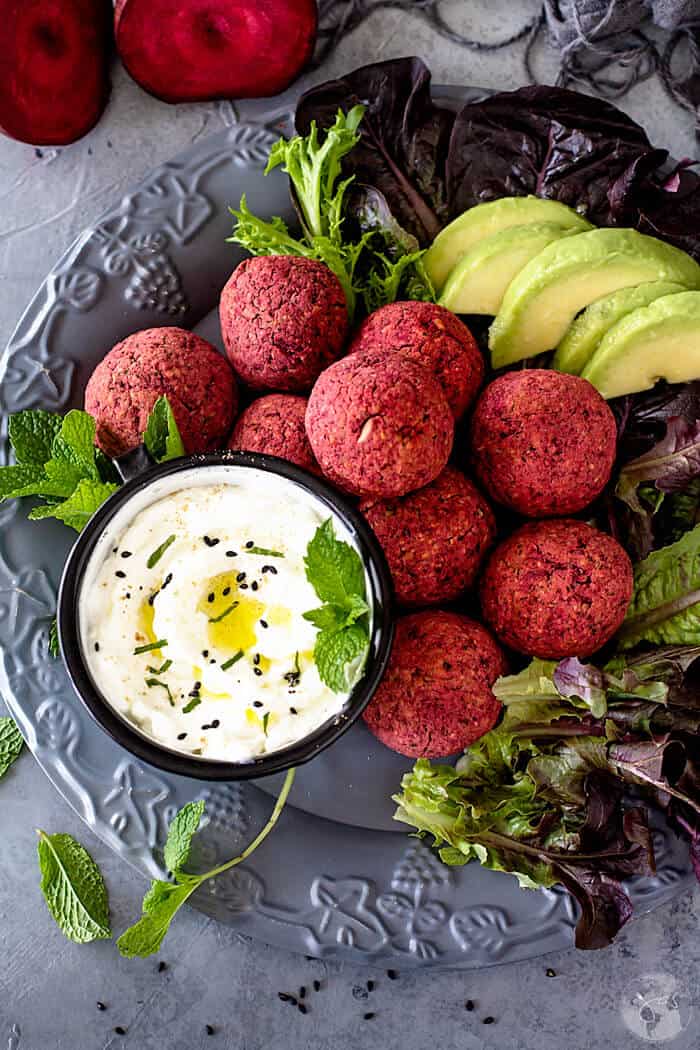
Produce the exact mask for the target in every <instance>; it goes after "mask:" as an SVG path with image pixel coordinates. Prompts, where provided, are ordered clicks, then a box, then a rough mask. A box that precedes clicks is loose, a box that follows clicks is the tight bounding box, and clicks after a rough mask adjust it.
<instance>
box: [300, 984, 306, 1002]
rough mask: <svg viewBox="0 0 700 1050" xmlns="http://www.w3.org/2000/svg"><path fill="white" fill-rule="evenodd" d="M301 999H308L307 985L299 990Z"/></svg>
mask: <svg viewBox="0 0 700 1050" xmlns="http://www.w3.org/2000/svg"><path fill="white" fill-rule="evenodd" d="M299 998H300V999H306V985H305V984H302V986H301V988H300V989H299Z"/></svg>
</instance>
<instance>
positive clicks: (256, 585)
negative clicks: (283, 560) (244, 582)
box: [250, 580, 258, 591]
mask: <svg viewBox="0 0 700 1050" xmlns="http://www.w3.org/2000/svg"><path fill="white" fill-rule="evenodd" d="M250 589H251V591H257V589H258V581H257V580H253V582H252V583H251V585H250Z"/></svg>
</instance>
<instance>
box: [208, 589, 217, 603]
mask: <svg viewBox="0 0 700 1050" xmlns="http://www.w3.org/2000/svg"><path fill="white" fill-rule="evenodd" d="M215 598H216V595H215V594H214V592H213V591H212V592H211V593H210V594H208V595H207V601H208V602H213V601H214V599H215Z"/></svg>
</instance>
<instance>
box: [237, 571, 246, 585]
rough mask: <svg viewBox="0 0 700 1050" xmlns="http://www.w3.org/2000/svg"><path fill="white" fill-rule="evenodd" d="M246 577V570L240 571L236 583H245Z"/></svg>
mask: <svg viewBox="0 0 700 1050" xmlns="http://www.w3.org/2000/svg"><path fill="white" fill-rule="evenodd" d="M244 579H245V573H244V572H239V573H238V576H236V583H243V581H244Z"/></svg>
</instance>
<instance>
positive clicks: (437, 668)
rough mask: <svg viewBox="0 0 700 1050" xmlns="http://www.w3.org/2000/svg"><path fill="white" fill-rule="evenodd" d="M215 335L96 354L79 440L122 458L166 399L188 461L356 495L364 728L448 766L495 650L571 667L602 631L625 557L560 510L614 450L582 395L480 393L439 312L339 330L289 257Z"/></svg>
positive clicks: (340, 319)
mask: <svg viewBox="0 0 700 1050" xmlns="http://www.w3.org/2000/svg"><path fill="white" fill-rule="evenodd" d="M220 320H221V332H222V336H223V341H224V345H225V347H226V352H227V356H228V360H227V359H226V358H224V357H223V356H222V355H221V354H220V353H219V352H218V351H217V350H216V349H215V348H214V347H213V346H212V345H210V344H209V343H207V342H206V341H205V340H204V339H201V338H200V337H199V336H196V335H194V334H192V333H191V332H188V331H185V330H184V329H181V328H152V329H147V330H145V331H141V332H136V333H135V334H134V335H131V336H129V337H128V338H127V339H125V340H124V341H123V342H121V343H119V344H118V345H117V346H115V347H114V349H113V350H111V351H110V353H108V354H107V356H106V357H105V358H104V359H103V361H102V362H101V363H100V364H99V365H98V367H97V368H96V370H95V372H94V373H93V375H92V377H91V379H90V381H89V383H88V385H87V389H86V392H85V407H86V409H87V411H88V412H90V413H91V414H92V415H93V416H94V417H95V418H96V420H97V426H98V431H97V433H98V442H99V444H100V446H101V447H102V449H103V450H104V451H105V452H106V453H107V454H108V455H111V456H116V455H119V454H121V453H124V452H125V451H127V450H128V449H130V448H132V447H134V446H135V445H137V444H138V443H139V441H140V440H141V434H142V433H143V430H144V428H145V425H146V420H147V418H148V414H149V412H150V410H151V408H152V407H153V404H154V402H155V400H156V399H157V398H158V397H159V396H161V395H163V394H165V395H167V397H168V398H169V400H170V403H171V405H172V408H173V411H174V414H175V418H176V420H177V423H178V426H179V428H180V432H181V434H182V438H183V441H184V444H185V447H186V450H187V452H188V453H193V452H204V451H211V450H214V449H221V448H224V447H228V448H232V449H241V450H249V451H256V452H265V453H268V454H271V455H275V456H280V457H282V458H283V459H287V460H291V461H292V462H293V463H296V464H298V465H299V466H301V467H303V468H305V469H306V470H309V471H311V472H313V473H315V474H318V475H323V476H324V477H325V478H326V479H327V480H329V481H330V482H331V483H332V484H333V485H335V486H336V487H337V488H338V489H340V490H341V491H342V492H343V493H346V494H348V495H349V496H351V497H357V498H358V499H359V509H360V511H361V513H362V514H363V515H364V516H365V518H366V519H367V521H368V522H369V524H370V526H371V527H372V529H373V530H374V532H375V533H376V535H377V537H378V539H379V542H380V543H381V545H382V547H383V549H384V552H385V554H386V557H387V560H388V563H389V567H390V569H391V573H392V576H393V580H394V586H395V590H396V598H397V603H398V605H399V606H400V607H401V608H402V610H404V611H403V612H402V613H401V615H399V617H398V619H397V625H396V639H395V643H394V648H393V652H392V656H391V661H390V664H389V668H388V670H387V673H386V675H385V677H384V679H383V681H382V682H381V684H380V686H379V688H378V690H377V692H376V694H375V696H374V698H373V700H372V701H371V703H370V704H369V706H368V707H367V709H366V711H365V713H364V719H365V722H366V724H367V726H368V727H369V729H370V730H371V731H372V732H373V733H374V734H375V735H376V736H377V737H378V738H379V740H381V741H382V742H383V743H384V744H385V745H386V746H388V747H390V748H392V749H394V750H396V751H398V752H400V753H402V754H404V755H408V756H411V757H417V756H425V757H429V758H430V757H439V756H446V755H450V754H453V753H455V752H457V751H461V750H463V749H464V748H465V747H467V746H468V745H469V744H471V743H473V742H474V741H475V740H476V739H477V738H478V737H480V736H481V735H483V734H484V733H486V732H487V731H488V730H489V729H491V728H492V727H493V725H494V724H495V722H496V721H497V719H498V715H499V710H500V704H499V702H498V700H497V699H496V697H495V696H494V694H493V692H492V686H493V684H494V682H495V680H496V678H498V677H499V676H500V675H502V674H503V673H505V672H506V670H507V667H508V663H509V659H508V656H507V650H511V651H515V653H519V654H525V655H527V656H536V657H542V658H551V659H560V658H563V657H566V656H578V657H586V656H589V655H590V654H591V653H593V652H595V651H596V650H598V649H600V648H601V646H603V645H604V644H605V643H606V642H607V641H608V640H609V639H610V638H611V637H612V636H613V635H614V634H615V632H616V631H617V630H618V628H619V627H620V625H621V623H622V620H623V618H624V616H625V612H626V609H627V606H628V604H629V601H630V598H631V594H632V567H631V564H630V560H629V558H628V556H627V554H626V552H625V551H624V550H623V548H622V547H621V546H620V545H619V544H618V543H617V541H616V540H614V539H613V538H612V537H611V536H609V535H607V534H606V533H603V532H600V531H599V530H597V529H595V528H593V527H592V526H591V525H589V524H586V523H585V522H584V521H582V520H578V519H575V518H572V517H570V515H573V514H578V513H579V512H580V511H582V510H583V509H584V508H585V507H587V506H588V505H589V504H590V503H591V502H592V501H593V500H594V499H595V498H596V497H597V496H598V495H599V494H600V493H601V492H602V490H603V488H604V487H605V485H606V483H607V482H608V479H609V477H610V473H611V470H612V467H613V461H614V458H615V450H616V425H615V420H614V417H613V414H612V412H611V410H610V408H609V407H608V405H607V403H606V402H605V401H604V400H603V398H602V397H601V396H600V395H599V394H598V392H597V391H596V390H595V389H594V388H593V387H592V386H591V385H590V384H589V383H588V382H587V381H586V380H584V379H581V378H579V377H577V376H571V375H566V374H563V373H558V372H554V371H550V370H546V369H523V370H521V371H514V372H507V373H504V374H501V375H499V376H498V377H497V378H495V379H494V380H493V381H492V382H490V383H489V384H488V385H487V386H486V387H485V388H484V389H482V386H483V382H484V372H485V369H484V361H483V358H482V355H481V352H480V350H479V347H478V345H477V343H476V341H475V339H474V338H473V336H472V334H471V332H470V331H469V329H468V328H467V327H466V325H465V324H463V323H462V321H461V320H459V318H457V317H456V316H455V315H454V314H452V313H450V311H448V310H446V309H444V308H443V307H441V306H437V305H434V304H432V303H424V302H415V301H403V302H395V303H391V304H390V305H388V306H384V307H382V308H381V309H379V310H377V311H376V312H375V313H373V314H371V315H370V316H369V317H368V318H367V319H366V320H365V321H364V322H363V323H362V324H361V325H360V327H359V329H358V330H357V331H355V332H350V331H349V326H348V315H347V308H346V303H345V297H344V294H343V290H342V288H341V285H340V283H339V281H338V280H337V278H336V277H335V275H334V274H333V273H332V272H331V271H330V270H329V269H328V268H327V267H326V266H324V265H323V264H322V263H319V262H316V261H314V260H311V259H306V258H301V257H296V256H262V257H257V258H249V259H246V260H245V261H244V262H243V263H241V265H240V266H238V267H237V269H236V270H235V271H234V273H233V275H232V277H231V278H230V280H229V281H228V283H227V285H226V286H225V288H224V290H223V292H222V295H221V301H220ZM239 385H240V386H242V387H243V389H244V390H245V392H246V394H245V397H246V400H247V401H249V403H248V404H247V407H245V408H244V409H243V411H242V412H241V413H240V415H238V417H237V418H236V415H237V410H238V406H239ZM251 398H253V399H252V400H251ZM469 475H471V476H469ZM472 477H473V479H474V480H472ZM491 504H494V505H496V506H497V513H498V520H497V517H496V514H495V513H494V510H493V509H492V506H491ZM523 519H529V520H526V521H525V523H523ZM455 603H456V605H455ZM464 608H468V609H469V610H470V612H472V611H473V615H471V616H467V615H465V614H464V613H463V612H462V611H461V610H462V609H464ZM457 610H459V611H457ZM477 616H480V617H481V619H483V621H484V623H485V624H486V625H487V626H484V625H483V624H482V623H480V622H478V620H477V619H476V618H475V617H477ZM511 659H512V656H511Z"/></svg>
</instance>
